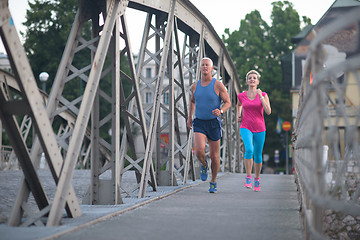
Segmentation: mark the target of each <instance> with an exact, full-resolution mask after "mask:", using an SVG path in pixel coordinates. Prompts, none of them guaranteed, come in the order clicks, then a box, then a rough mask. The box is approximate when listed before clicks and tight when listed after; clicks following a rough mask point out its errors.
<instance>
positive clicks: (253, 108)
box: [238, 91, 267, 132]
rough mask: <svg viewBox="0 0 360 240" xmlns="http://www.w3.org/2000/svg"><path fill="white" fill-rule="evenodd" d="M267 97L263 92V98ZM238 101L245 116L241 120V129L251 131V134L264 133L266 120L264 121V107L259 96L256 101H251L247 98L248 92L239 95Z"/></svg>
mask: <svg viewBox="0 0 360 240" xmlns="http://www.w3.org/2000/svg"><path fill="white" fill-rule="evenodd" d="M265 95H267V93H265V92H263V93H262V96H265ZM238 99H239V101H240V102H241V105H242V107H243V116H242V120H241V125H240V128H246V129H249V130H250V132H264V131H266V128H265V120H264V107H263V105H262V103H261V100H260V98H259V95H258V94H256V97H255V99H254V100H250V99H249V98H248V96H247V92H246V91H245V92H242V93H239V94H238Z"/></svg>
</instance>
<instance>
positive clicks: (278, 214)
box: [0, 174, 303, 240]
mask: <svg viewBox="0 0 360 240" xmlns="http://www.w3.org/2000/svg"><path fill="white" fill-rule="evenodd" d="M244 177H245V176H244V175H243V174H225V175H224V176H221V177H220V178H219V179H218V193H216V194H209V193H208V192H207V190H208V182H197V183H194V184H193V185H192V186H190V187H189V186H187V187H185V188H184V189H182V190H181V188H177V189H176V190H173V192H176V193H175V194H170V195H169V193H166V194H168V195H169V196H167V197H164V198H162V197H157V198H152V199H153V200H147V201H148V202H143V203H140V204H139V203H135V204H130V205H128V206H127V207H131V206H132V207H133V208H134V209H132V210H129V211H127V210H126V206H125V208H124V210H123V211H119V210H118V209H116V206H98V207H97V208H96V206H95V207H94V206H93V207H90V206H88V205H82V209H85V211H84V212H85V214H84V215H85V216H82V219H81V220H77V221H78V222H83V223H82V224H78V225H77V226H75V227H74V226H73V227H72V228H69V227H67V226H66V225H71V223H66V222H65V223H63V226H61V227H58V228H50V229H49V228H45V227H44V228H37V227H31V228H16V229H15V230H14V228H9V227H2V226H0V234H1V235H0V236H2V237H4V238H2V237H0V239H41V238H43V239H44V238H45V239H51V236H55V235H57V236H58V238H57V239H79V240H81V239H86V240H90V239H106V240H107V239H109V240H111V239H126V240H128V239H129V240H131V239H136V240H139V239H173V240H177V239H225V240H230V239H237V240H239V239H251V240H257V239H277V240H279V239H291V240H296V239H303V234H302V226H301V221H300V216H299V202H298V200H297V192H296V185H295V182H294V177H293V176H285V175H266V174H264V175H262V182H261V183H262V190H261V191H260V192H254V191H252V190H249V189H245V188H244V187H243V181H244ZM136 204H137V205H136ZM134 206H135V207H134ZM89 207H90V209H88V210H89V211H87V210H86V209H87V208H89ZM99 208H104V209H103V210H101V211H102V212H103V213H105V210H106V209H107V210H108V213H107V215H108V216H110V215H111V218H109V217H108V218H106V217H105V218H104V217H102V218H103V219H104V221H102V220H99V217H100V215H99V216H98V218H97V219H98V220H97V221H96V220H95V221H94V220H90V218H89V217H90V216H91V215H94V214H95V213H97V211H96V209H99ZM116 211H118V212H119V213H120V212H121V214H119V215H118V214H116V216H115V215H114V212H116ZM102 216H106V213H105V214H103V215H102ZM100 218H101V217H100ZM86 219H87V220H88V221H87V222H86ZM93 219H96V217H95V218H93ZM63 222H64V221H63ZM89 222H90V223H96V224H89ZM9 229H10V230H9ZM40 232H41V234H40ZM64 233H66V234H64ZM31 234H33V235H31ZM9 236H12V237H11V238H7V237H9ZM29 236H31V237H33V238H31V237H30V238H29Z"/></svg>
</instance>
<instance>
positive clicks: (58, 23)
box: [22, 0, 77, 89]
mask: <svg viewBox="0 0 360 240" xmlns="http://www.w3.org/2000/svg"><path fill="white" fill-rule="evenodd" d="M76 10H77V0H34V1H32V2H30V1H29V9H28V10H27V11H26V21H25V22H24V23H23V24H24V26H25V27H26V32H25V33H22V35H23V36H24V37H25V43H24V47H25V50H26V53H27V56H28V59H29V61H30V65H31V68H32V70H33V72H34V76H35V78H38V76H39V74H40V73H41V72H43V71H46V72H47V73H49V80H48V81H47V89H49V88H48V87H51V85H52V81H53V80H54V78H55V75H56V71H57V68H58V66H59V63H60V60H61V56H62V53H63V51H64V48H65V44H66V41H67V38H68V36H69V33H70V30H71V26H72V23H73V21H74V18H75V14H76ZM37 81H38V82H39V83H40V81H39V79H37Z"/></svg>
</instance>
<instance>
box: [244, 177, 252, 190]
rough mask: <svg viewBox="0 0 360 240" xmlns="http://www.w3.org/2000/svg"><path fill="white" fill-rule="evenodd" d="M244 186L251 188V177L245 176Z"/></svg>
mask: <svg viewBox="0 0 360 240" xmlns="http://www.w3.org/2000/svg"><path fill="white" fill-rule="evenodd" d="M245 187H246V188H252V185H251V177H246V178H245Z"/></svg>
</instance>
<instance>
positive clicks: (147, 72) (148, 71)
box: [145, 68, 151, 78]
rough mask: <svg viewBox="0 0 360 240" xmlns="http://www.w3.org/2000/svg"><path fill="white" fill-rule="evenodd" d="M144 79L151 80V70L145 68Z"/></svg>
mask: <svg viewBox="0 0 360 240" xmlns="http://www.w3.org/2000/svg"><path fill="white" fill-rule="evenodd" d="M145 76H146V78H151V68H146V75H145Z"/></svg>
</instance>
